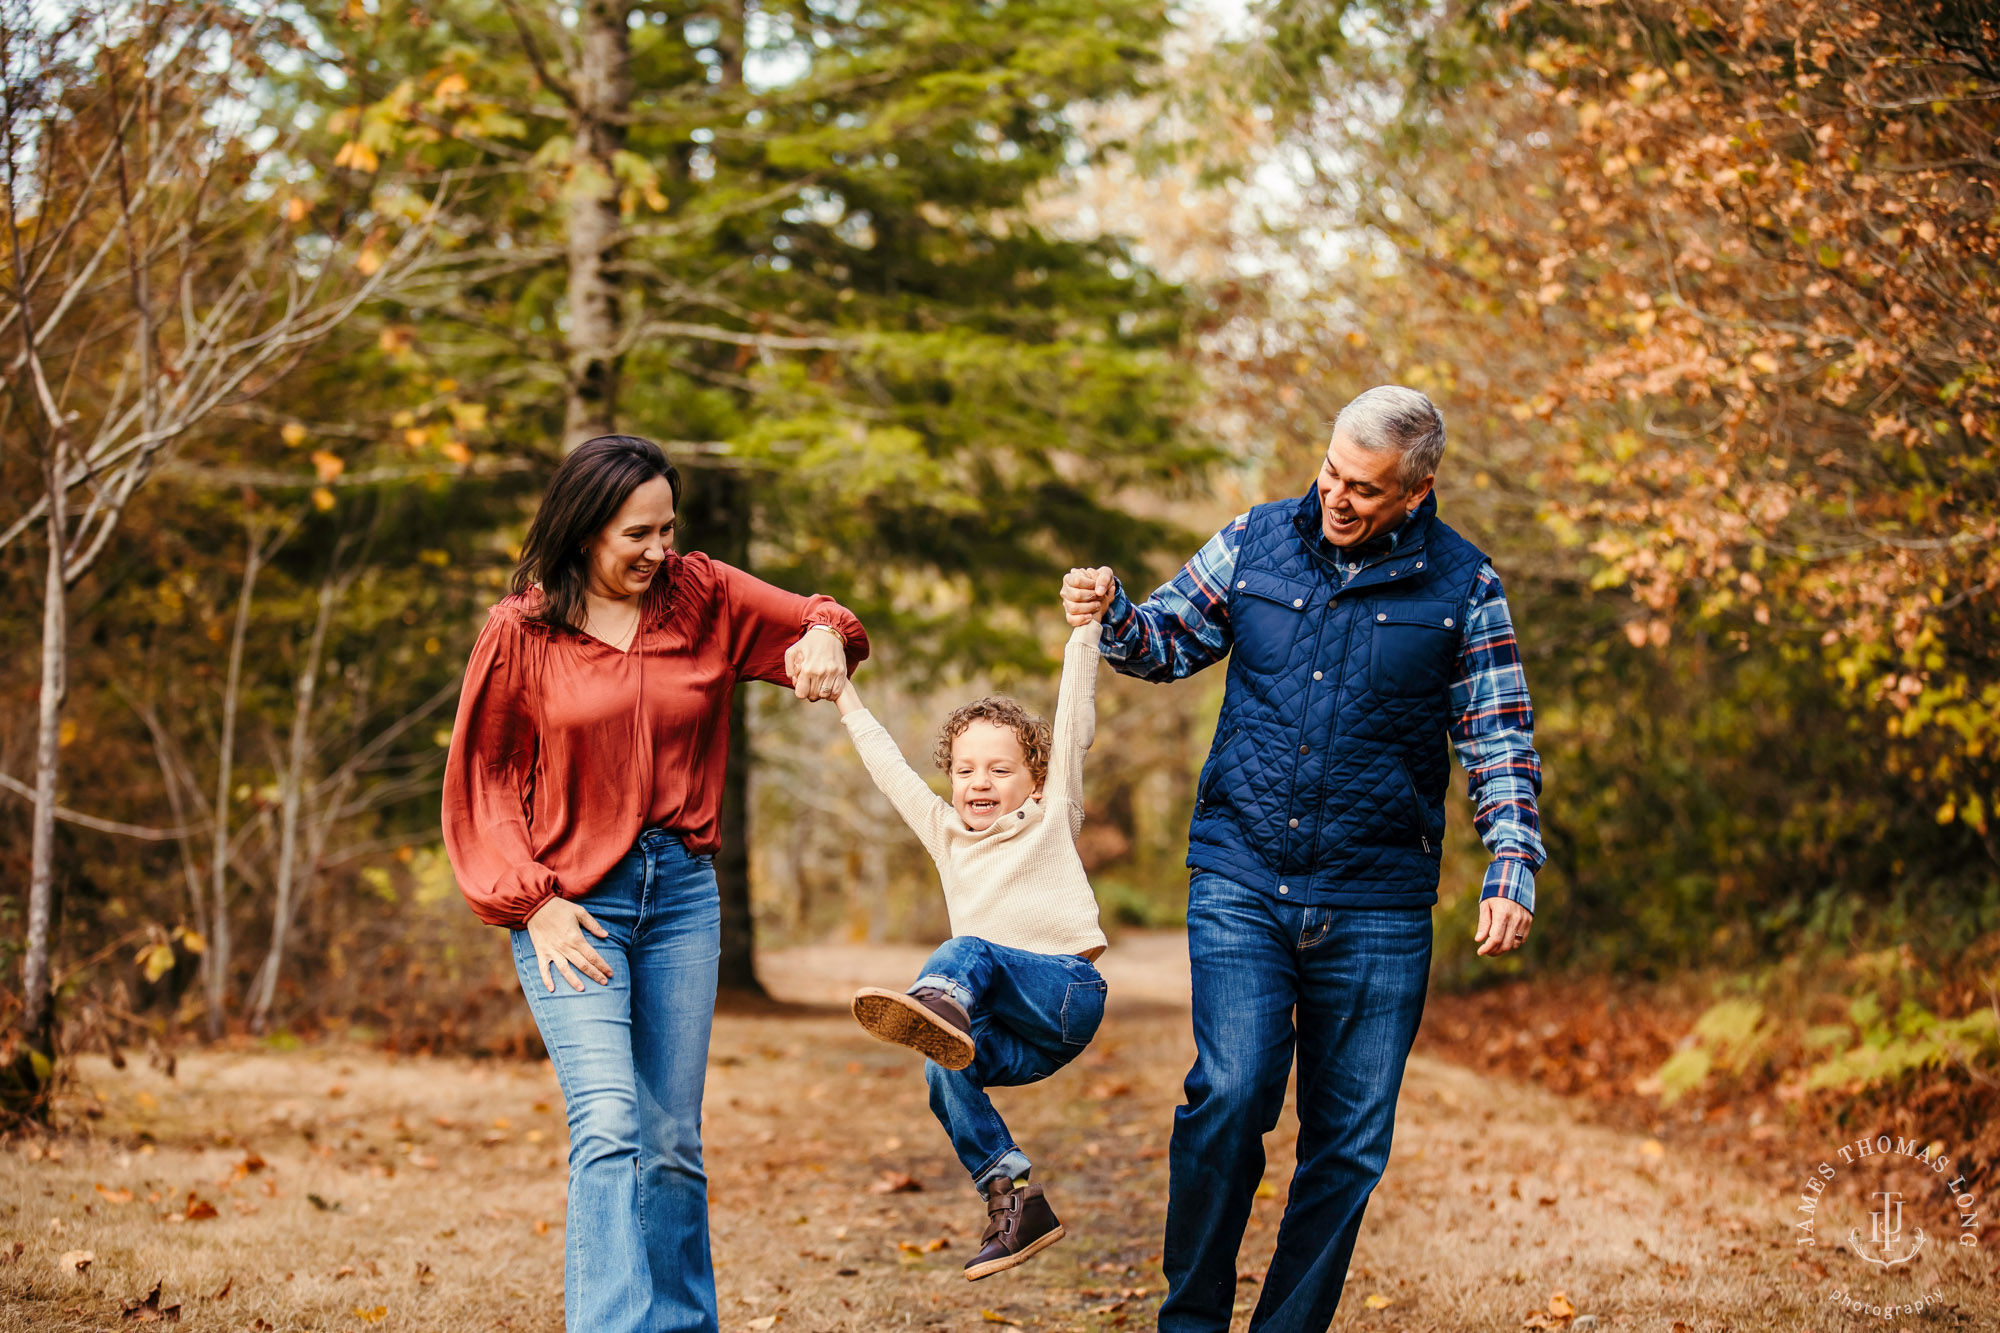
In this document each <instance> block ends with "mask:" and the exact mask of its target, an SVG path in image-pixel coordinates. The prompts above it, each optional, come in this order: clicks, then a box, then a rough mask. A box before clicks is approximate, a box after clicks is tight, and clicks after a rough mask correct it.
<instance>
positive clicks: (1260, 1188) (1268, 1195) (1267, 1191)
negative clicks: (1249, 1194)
mask: <svg viewBox="0 0 2000 1333" xmlns="http://www.w3.org/2000/svg"><path fill="white" fill-rule="evenodd" d="M1257 1197H1258V1198H1260V1199H1275V1198H1277V1197H1278V1187H1277V1186H1276V1185H1273V1184H1272V1183H1271V1182H1270V1181H1268V1180H1260V1181H1258V1182H1257Z"/></svg>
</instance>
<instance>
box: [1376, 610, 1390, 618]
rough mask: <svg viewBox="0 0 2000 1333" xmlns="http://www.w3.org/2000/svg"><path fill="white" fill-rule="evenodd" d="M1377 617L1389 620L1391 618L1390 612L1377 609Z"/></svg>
mask: <svg viewBox="0 0 2000 1333" xmlns="http://www.w3.org/2000/svg"><path fill="white" fill-rule="evenodd" d="M1375 618H1376V619H1377V620H1387V619H1388V618H1389V613H1388V612H1387V611H1377V612H1376V613H1375Z"/></svg>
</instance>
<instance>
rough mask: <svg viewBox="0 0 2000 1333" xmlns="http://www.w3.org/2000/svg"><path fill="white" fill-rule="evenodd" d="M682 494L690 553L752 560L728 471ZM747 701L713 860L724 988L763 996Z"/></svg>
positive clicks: (740, 487)
mask: <svg viewBox="0 0 2000 1333" xmlns="http://www.w3.org/2000/svg"><path fill="white" fill-rule="evenodd" d="M688 480H689V482H690V483H691V484H690V485H689V486H688V487H687V488H686V489H685V490H684V492H683V494H682V497H681V501H682V503H681V510H680V520H681V522H680V532H681V534H682V538H683V541H684V544H685V545H686V546H687V547H688V549H691V550H700V551H706V552H707V553H708V554H709V555H711V556H714V557H715V558H716V559H717V560H721V561H724V562H726V563H728V564H731V565H734V566H736V567H737V568H738V569H742V568H744V567H745V566H747V565H748V564H749V562H750V491H749V488H748V487H747V486H746V485H744V482H743V478H742V476H741V475H740V474H739V473H737V472H735V471H733V470H731V469H730V468H727V467H705V468H701V469H699V470H695V471H693V472H692V473H691V475H690V476H689V478H688ZM744 702H745V701H743V700H737V701H735V702H734V703H733V704H732V706H731V708H730V710H729V767H728V770H727V772H726V774H725V776H724V778H723V782H722V816H721V818H722V827H721V835H722V848H721V850H720V851H718V852H717V853H716V857H715V882H716V887H717V889H718V890H719V891H720V892H721V894H722V964H721V971H720V978H721V979H720V983H719V984H720V985H721V987H722V988H723V989H724V990H734V991H747V992H750V993H752V994H756V995H761V994H763V993H764V987H763V985H762V984H761V983H759V982H758V980H757V961H756V927H755V924H754V922H753V921H752V919H751V915H750V765H751V763H752V762H753V760H752V752H751V746H750V721H749V718H748V716H747V713H748V709H747V708H746V707H744Z"/></svg>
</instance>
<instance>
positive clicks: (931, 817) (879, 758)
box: [841, 622, 1105, 956]
mask: <svg viewBox="0 0 2000 1333" xmlns="http://www.w3.org/2000/svg"><path fill="white" fill-rule="evenodd" d="M1098 632H1099V629H1098V626H1097V624H1096V623H1094V622H1093V623H1091V624H1088V625H1079V626H1078V627H1077V628H1076V629H1075V630H1074V631H1073V632H1072V633H1071V634H1070V637H1069V643H1068V644H1067V645H1065V647H1064V648H1063V671H1062V685H1061V687H1060V688H1059V689H1058V691H1057V693H1056V716H1055V723H1054V726H1053V731H1054V737H1053V743H1052V744H1051V746H1050V749H1049V774H1048V779H1047V780H1046V781H1045V782H1044V783H1043V784H1042V797H1041V799H1040V800H1035V799H1032V798H1031V799H1029V800H1028V801H1027V802H1026V803H1025V804H1023V805H1022V806H1021V808H1020V809H1018V810H1014V811H1010V812H1008V813H1007V814H1004V815H1002V816H1000V818H998V819H996V820H994V821H993V823H992V825H991V826H990V827H988V828H985V829H981V830H980V831H978V832H976V833H975V832H974V831H973V830H971V829H969V828H967V827H966V826H965V821H964V820H963V819H960V818H959V816H958V811H956V810H954V809H953V808H952V806H951V803H950V802H949V801H947V800H944V799H943V798H942V797H940V796H939V795H938V794H937V793H936V792H934V791H932V790H931V787H930V784H929V783H927V782H925V781H924V780H923V779H922V778H921V777H919V776H917V774H916V772H915V771H914V770H913V769H911V767H910V766H909V764H908V763H907V762H905V761H904V759H903V753H902V751H901V750H899V749H897V748H896V741H895V738H894V737H892V736H891V735H890V734H889V732H888V730H887V729H886V728H884V727H883V725H882V724H881V723H880V722H878V721H876V720H875V718H874V717H873V715H871V714H870V713H869V712H868V710H867V709H865V708H858V709H856V710H854V711H853V712H851V713H849V714H847V715H846V716H845V717H843V718H842V719H841V721H843V722H844V723H846V725H847V730H848V733H849V734H850V735H851V736H853V738H854V748H855V749H856V750H858V751H860V752H861V762H862V763H864V764H866V765H867V766H868V774H869V776H870V777H872V778H874V779H875V785H876V786H877V787H880V788H881V789H882V794H883V795H885V796H887V797H888V798H889V803H890V804H891V805H894V806H895V807H896V813H898V814H900V815H901V816H902V817H903V820H904V822H905V823H907V824H908V825H909V826H910V828H911V829H912V830H914V831H915V833H916V835H917V838H918V839H919V840H920V841H921V842H922V843H923V844H924V850H925V851H927V852H929V853H930V854H931V860H933V861H935V862H937V868H938V878H939V879H940V880H942V881H943V882H944V903H945V910H946V911H947V912H949V913H950V915H951V933H952V934H953V935H974V936H977V937H978V938H980V939H983V940H990V941H991V942H992V943H994V944H1002V945H1006V946H1007V947H1008V948H1012V949H1025V950H1028V951H1029V952H1032V953H1076V954H1083V953H1087V954H1091V955H1092V956H1095V954H1096V953H1097V952H1099V951H1101V950H1103V948H1104V947H1105V939H1104V931H1103V929H1102V928H1101V927H1100V926H1099V925H1098V923H1097V897H1096V895H1095V894H1093V893H1092V892H1091V891H1090V880H1089V878H1088V877H1087V876H1086V875H1085V874H1084V872H1083V861H1082V860H1081V858H1079V857H1078V856H1077V854H1076V835H1077V834H1078V833H1079V832H1081V831H1082V829H1083V756H1084V753H1085V751H1087V750H1089V749H1090V742H1091V739H1092V737H1093V736H1094V735H1095V734H1096V731H1097V660H1098V659H1097V637H1098Z"/></svg>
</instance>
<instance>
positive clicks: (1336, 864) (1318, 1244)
mask: <svg viewBox="0 0 2000 1333" xmlns="http://www.w3.org/2000/svg"><path fill="white" fill-rule="evenodd" d="M1443 453H1444V421H1443V419H1442V418H1441V417H1440V416H1439V414H1438V410H1437V408H1436V407H1435V406H1433V405H1432V403H1431V401H1430V399H1428V398H1426V397H1425V396H1424V395H1423V394H1421V393H1418V392H1416V391H1415V390H1413V389H1406V388H1401V387H1398V386H1394V385H1386V386H1383V387H1380V388H1374V389H1370V390H1368V391H1367V392H1366V393H1364V394H1362V395H1361V396H1360V397H1358V398H1356V399H1355V400H1354V401H1353V402H1351V403H1349V404H1348V405H1347V406H1346V408H1344V409H1343V410H1342V411H1341V413H1340V417H1339V419H1338V420H1337V421H1336V422H1335V423H1334V429H1333V439H1332V442H1331V443H1330V444H1329V445H1328V446H1327V451H1326V458H1325V461H1324V463H1323V464H1322V465H1321V467H1320V471H1319V476H1318V478H1317V480H1316V481H1315V483H1314V484H1313V486H1312V487H1311V488H1309V489H1308V490H1307V491H1306V493H1305V494H1304V495H1303V496H1302V497H1300V498H1299V499H1296V500H1282V501H1278V502H1276V503H1272V504H1262V505H1258V506H1256V507H1255V508H1253V509H1251V510H1250V512H1249V513H1247V514H1244V515H1242V516H1241V517H1239V518H1237V519H1236V520H1235V521H1234V522H1232V523H1230V524H1229V526H1227V527H1225V528H1224V529H1223V530H1222V531H1221V532H1219V533H1217V534H1216V536H1215V537H1214V538H1213V539H1212V540H1210V541H1209V543H1208V544H1207V545H1206V546H1204V547H1203V548H1202V549H1201V551H1200V552H1198V553H1197V554H1196V555H1195V557H1194V559H1192V560H1190V561H1189V562H1188V563H1187V565H1186V566H1184V567H1183V568H1182V570H1181V571H1180V573H1179V574H1178V575H1176V576H1175V577H1174V579H1173V580H1172V581H1171V582H1169V583H1167V584H1165V585H1164V586H1162V587H1161V588H1160V589H1159V590H1158V591H1156V592H1155V593H1154V594H1153V595H1152V597H1150V598H1149V599H1147V601H1146V602H1145V603H1144V604H1142V605H1138V606H1135V605H1133V603H1132V602H1131V600H1130V599H1129V598H1128V597H1127V596H1126V594H1125V591H1124V589H1123V588H1122V587H1121V586H1119V585H1118V584H1117V581H1116V579H1115V578H1114V577H1113V576H1112V573H1111V571H1110V570H1108V569H1098V570H1079V571H1075V572H1072V573H1071V574H1070V575H1069V576H1068V577H1067V578H1066V579H1065V580H1064V582H1063V600H1064V604H1065V610H1066V611H1067V612H1068V613H1069V616H1070V619H1071V621H1072V623H1078V621H1079V617H1088V616H1091V615H1094V614H1095V612H1096V611H1097V609H1098V608H1099V606H1101V605H1103V604H1104V603H1105V602H1107V601H1108V603H1109V607H1108V613H1107V614H1106V616H1105V621H1104V631H1103V638H1102V641H1101V648H1102V652H1103V656H1104V659H1105V660H1106V661H1108V662H1110V663H1111V664H1112V666H1113V667H1115V668H1116V669H1117V670H1119V671H1122V672H1124V673H1126V674H1127V675H1133V676H1138V677H1140V678H1141V679H1145V680H1154V681H1167V680H1178V679H1180V678H1181V677H1183V676H1188V675H1192V674H1193V673H1195V672H1197V671H1200V670H1201V669H1202V668H1204V667H1207V666H1209V665H1211V664H1213V663H1215V662H1218V661H1220V660H1221V659H1222V658H1223V657H1224V656H1225V655H1227V656H1228V657H1229V679H1228V686H1227V690H1226V692H1225V694H1224V697H1223V704H1222V715H1221V717H1220V718H1219V719H1218V721H1217V723H1216V729H1215V741H1214V744H1213V745H1212V746H1211V747H1210V750H1209V756H1208V762H1207V764H1206V765H1205V766H1204V767H1203V769H1202V773H1201V778H1200V782H1199V785H1198V787H1197V789H1196V794H1195V808H1194V821H1193V824H1192V826H1191V828H1190V831H1189V839H1188V844H1189V845H1188V865H1189V867H1190V868H1191V869H1192V871H1193V875H1192V877H1191V881H1190V884H1189V888H1188V953H1189V958H1190V962H1191V965H1192V972H1193V982H1194V1035H1195V1050H1196V1056H1195V1063H1194V1068H1193V1069H1192V1070H1191V1071H1189V1073H1188V1077H1187V1089H1186V1090H1187V1104H1186V1105H1184V1106H1182V1107H1181V1108H1180V1109H1179V1110H1178V1111H1176V1112H1175V1115H1174V1132H1173V1141H1172V1147H1171V1150H1170V1153H1169V1166H1170V1171H1171V1176H1170V1184H1169V1188H1168V1198H1167V1237H1166V1249H1165V1256H1164V1262H1165V1267H1166V1275H1167V1297H1166V1300H1165V1302H1164V1303H1163V1304H1162V1306H1161V1308H1160V1321H1159V1326H1160V1329H1161V1333H1224V1331H1225V1330H1227V1329H1228V1327H1229V1319H1230V1312H1231V1305H1232V1303H1233V1301H1234V1300H1235V1294H1236V1290H1237V1287H1236V1254H1237V1250H1238V1249H1239V1248H1240V1247H1241V1245H1242V1241H1243V1226H1244V1223H1245V1222H1246V1221H1247V1219H1248V1218H1249V1214H1250V1204H1251V1200H1252V1198H1253V1197H1254V1196H1255V1194H1256V1189H1257V1183H1258V1181H1259V1179H1260V1178H1261V1177H1262V1176H1263V1173H1264V1147H1263V1135H1265V1134H1266V1133H1268V1132H1269V1131H1270V1130H1271V1129H1272V1128H1274V1127H1275V1126H1276V1125H1277V1123H1278V1113H1279V1111H1280V1110H1281V1109H1282V1108H1283V1105H1284V1097H1285V1081H1286V1076H1287V1074H1288V1073H1289V1071H1290V1068H1291V1063H1292V1054H1293V1050H1294V1048H1295V1047H1296V1049H1297V1052H1298V1065H1299V1077H1298V1085H1299V1104H1298V1115H1299V1142H1298V1169H1297V1171H1296V1172H1295V1173H1294V1174H1293V1176H1292V1185H1291V1197H1290V1199H1289V1201H1288V1202H1287V1204H1286V1206H1285V1216H1284V1220H1283V1222H1282V1223H1281V1224H1280V1226H1279V1229H1278V1243H1277V1252H1276V1254H1275V1255H1274V1256H1273V1257H1272V1260H1271V1266H1270V1269H1269V1271H1268V1272H1267V1273H1266V1275H1265V1278H1264V1284H1263V1290H1262V1292H1261V1294H1260V1295H1259V1298H1258V1301H1257V1308H1256V1312H1255V1314H1254V1315H1253V1316H1252V1317H1251V1321H1250V1328H1251V1329H1252V1331H1253V1333H1323V1331H1324V1330H1325V1329H1326V1327H1327V1326H1328V1325H1329V1324H1330V1323H1331V1322H1332V1319H1333V1313H1334V1309H1335V1307H1336V1306H1337V1305H1338V1304H1339V1302H1340V1292H1341V1288H1342V1286H1343V1284H1344V1283H1345V1281H1346V1277H1347V1266H1348V1262H1349V1260H1350V1258H1351V1257H1352V1255H1353V1252H1354V1240H1355V1236H1356V1235H1357V1234H1358V1232H1359V1231H1360V1228H1361V1215H1362V1211H1363V1209H1364V1208H1365V1207H1366V1206H1367V1202H1368V1196H1369V1194H1370V1193H1371V1192H1372V1191H1373V1190H1374V1188H1375V1184H1376V1182H1377V1181H1378V1180H1379V1179H1380V1178H1381V1175H1382V1170H1383V1168H1384V1167H1385V1166H1386V1165H1387V1164H1388V1160H1389V1139H1390V1133H1391V1130H1392V1128H1393V1126H1394V1120H1395V1111H1396V1093H1397V1090H1398V1088H1399V1087H1400V1086H1401V1083H1402V1078H1403V1066H1404V1062H1405V1061H1406V1060H1407V1058H1408V1056H1409V1052H1410V1043H1411V1042H1412V1041H1413V1040H1414V1039H1415V1037H1416V1032H1417V1023H1418V1020H1419V1019H1420V1018H1421V1017H1422V1015H1423V1004H1424V989H1425V984H1426V981H1427V978H1428V974H1429V969H1430V955H1431V917H1430V908H1431V906H1432V905H1433V904H1434V903H1436V901H1437V882H1438V856H1439V850H1440V847H1441V845H1442V839H1443V836H1444V796H1445V786H1446V781H1447V778H1448V776H1449V772H1450V763H1451V760H1450V752H1451V750H1452V749H1456V750H1457V752H1458V756H1459V760H1460V762H1461V763H1462V764H1463V765H1464V767H1465V769H1466V772H1467V774H1468V775H1469V777H1470V788H1471V795H1472V801H1473V805H1474V808H1475V814H1474V822H1475V824H1476V825H1477V827H1478V830H1479V834H1480V837H1481V838H1482V839H1483V840H1484V842H1485V843H1486V846H1487V848H1488V850H1489V851H1490V852H1491V853H1492V855H1493V862H1492V865H1491V867H1490V868H1489V869H1488V870H1487V872H1486V879H1485V885H1484V888H1483V890H1482V893H1481V901H1480V905H1479V927H1478V931H1477V933H1476V934H1475V936H1474V938H1475V939H1476V940H1478V941H1479V942H1480V949H1479V952H1480V953H1481V954H1487V955H1494V954H1502V953H1506V952H1508V951H1509V950H1512V949H1516V948H1518V947H1520V945H1521V943H1522V941H1523V940H1525V939H1526V938H1527V934H1528V926H1529V922H1530V920H1531V919H1532V916H1533V912H1534V905H1535V872H1536V871H1537V870H1538V869H1540V867H1541V864H1542V860H1543V851H1542V843H1541V837H1540V833H1539V820H1538V817H1537V814H1536V810H1535V798H1536V795H1537V794H1538V792H1539V791H1540V788H1541V765H1540V761H1539V760H1538V759H1537V758H1536V755H1535V750H1534V745H1533V732H1534V722H1533V715H1532V713H1531V710H1530V708H1529V703H1528V691H1527V682H1526V679H1525V678H1524V676H1523V675H1522V671H1521V662H1520V655H1519V653H1518V651H1517V650H1516V646H1515V642H1514V629H1513V625H1512V623H1511V621H1510V619H1509V617H1508V613H1507V602H1506V599H1505V597H1504V595H1503V594H1502V592H1501V588H1500V580H1499V577H1498V575H1496V574H1495V573H1494V570H1493V566H1492V564H1491V563H1489V562H1488V561H1487V559H1486V557H1485V556H1484V555H1482V554H1481V553H1480V552H1479V550H1478V549H1477V548H1475V547H1474V546H1473V545H1472V544H1471V543H1470V542H1468V541H1466V540H1465V539H1464V538H1463V537H1461V536H1459V535H1458V534H1457V533H1456V532H1454V531H1452V530H1451V529H1450V528H1448V527H1446V526H1445V525H1444V523H1442V522H1441V521H1439V519H1438V518H1437V499H1436V496H1435V495H1434V494H1433V493H1432V489H1431V487H1432V482H1433V480H1434V479H1435V475H1436V471H1437V465H1438V461H1439V459H1440V458H1441V457H1442V456H1443Z"/></svg>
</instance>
